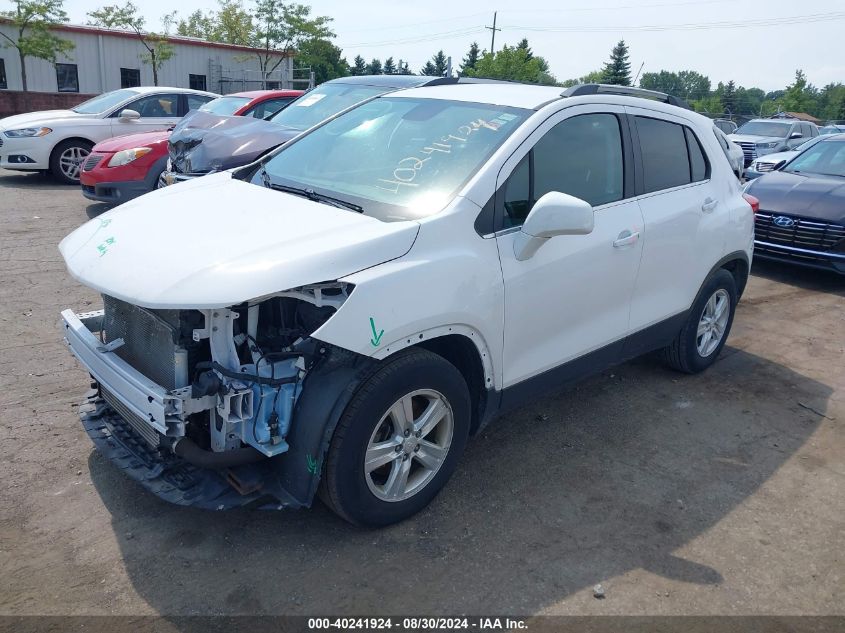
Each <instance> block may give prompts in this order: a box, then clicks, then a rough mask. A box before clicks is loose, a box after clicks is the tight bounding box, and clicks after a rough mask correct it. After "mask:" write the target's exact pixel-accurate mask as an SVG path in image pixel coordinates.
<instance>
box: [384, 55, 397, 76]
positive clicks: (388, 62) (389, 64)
mask: <svg viewBox="0 0 845 633" xmlns="http://www.w3.org/2000/svg"><path fill="white" fill-rule="evenodd" d="M383 71H384V74H385V75H395V74H396V64H395V63H394V61H393V58H392V57H388V58H387V59H385V60H384V68H383Z"/></svg>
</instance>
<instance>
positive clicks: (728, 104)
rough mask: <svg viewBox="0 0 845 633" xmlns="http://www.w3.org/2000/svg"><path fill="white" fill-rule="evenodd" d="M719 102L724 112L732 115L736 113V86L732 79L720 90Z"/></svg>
mask: <svg viewBox="0 0 845 633" xmlns="http://www.w3.org/2000/svg"><path fill="white" fill-rule="evenodd" d="M721 100H722V108H724V110H725V112H727V113H730V114H733V113H734V112H735V111H736V84H735V83H734V80H733V79H731V80H730V81H729V82H728V83H727V85H725V87H724V90H722V97H721Z"/></svg>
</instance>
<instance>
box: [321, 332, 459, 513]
mask: <svg viewBox="0 0 845 633" xmlns="http://www.w3.org/2000/svg"><path fill="white" fill-rule="evenodd" d="M469 427H470V398H469V392H468V390H467V386H466V382H465V381H464V379H463V377H462V376H461V374H460V373H459V372H458V370H457V369H456V368H455V367H454V366H453V365H452V364H451V363H449V362H448V361H446V360H445V359H443V358H442V357H441V356H438V355H437V354H434V353H432V352H429V351H427V350H422V349H410V350H406V351H403V352H399V353H398V354H396V356H394V357H391V358H388V359H387V360H385V361H384V363H383V365H382V367H380V368H379V369H378V370H377V371H376V372H375V373H374V374H373V375H371V376H370V377H369V378H368V379H367V380H366V382H364V384H363V385H362V386H361V387H360V388H359V390H358V392H357V393H356V394H355V396H354V397H353V399H352V401H351V402H350V403H349V405H348V406H347V408H346V410H345V411H344V413H343V416H342V417H341V419H340V421H339V422H338V425H337V429H335V432H334V435H333V436H332V440H331V444H330V446H329V452H328V458H327V459H326V463H325V466H324V471H323V478H322V481H321V484H320V497H321V499H322V500H323V502H324V503H325V504H326V505H327V506H329V508H331V509H332V510H333V511H334V512H335V513H336V514H338V515H339V516H340V517H342V518H343V519H346V520H347V521H349V522H351V523H354V524H356V525H363V526H369V527H378V526H384V525H389V524H391V523H396V522H398V521H402V520H404V519H406V518H408V517H410V516H411V515H413V514H416V513H417V512H419V511H420V510H422V509H423V508H424V507H425V506H426V505H428V503H429V502H430V501H431V500H432V499H433V498H434V497H435V496H436V495H437V493H438V492H439V491H440V489H441V488H442V487H443V486H444V485H445V484H446V482H447V481H448V480H449V477H451V475H452V473H453V472H454V470H455V468H456V466H457V463H458V459H460V456H461V454H462V453H463V450H464V447H465V446H466V442H467V437H468V436H469Z"/></svg>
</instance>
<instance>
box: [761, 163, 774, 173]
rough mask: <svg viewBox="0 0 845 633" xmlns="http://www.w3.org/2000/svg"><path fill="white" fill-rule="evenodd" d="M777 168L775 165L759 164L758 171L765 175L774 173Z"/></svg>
mask: <svg viewBox="0 0 845 633" xmlns="http://www.w3.org/2000/svg"><path fill="white" fill-rule="evenodd" d="M774 168H775V163H757V171H759V172H760V173H763V172H764V171H772V170H773V169H774Z"/></svg>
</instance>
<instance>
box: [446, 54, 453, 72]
mask: <svg viewBox="0 0 845 633" xmlns="http://www.w3.org/2000/svg"><path fill="white" fill-rule="evenodd" d="M446 76H447V77H451V76H452V56H451V55H449V57H447V58H446Z"/></svg>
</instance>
